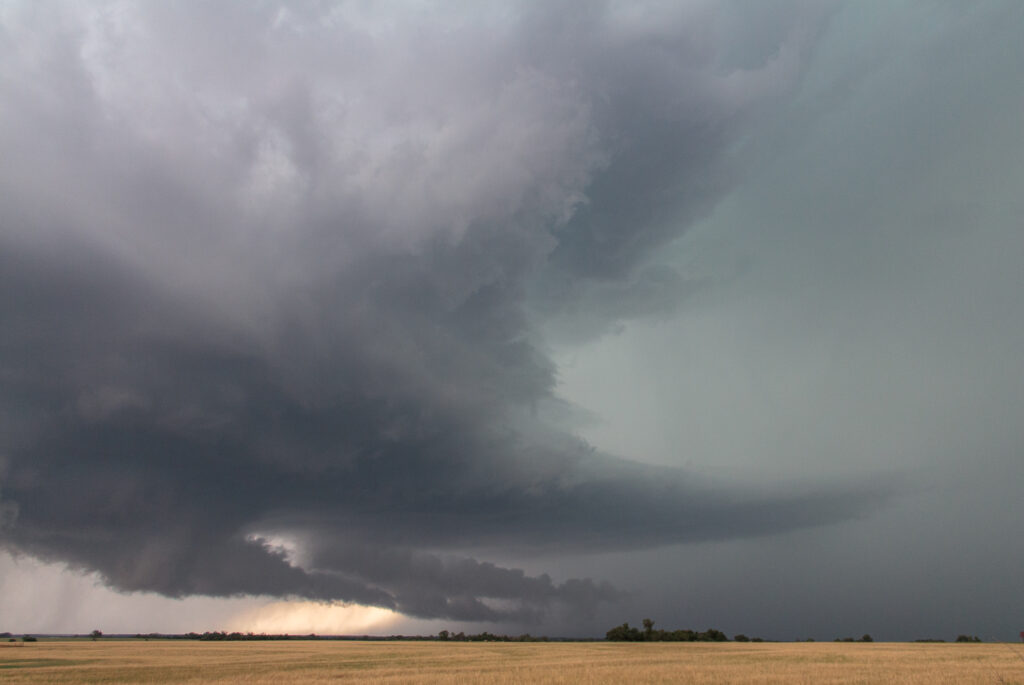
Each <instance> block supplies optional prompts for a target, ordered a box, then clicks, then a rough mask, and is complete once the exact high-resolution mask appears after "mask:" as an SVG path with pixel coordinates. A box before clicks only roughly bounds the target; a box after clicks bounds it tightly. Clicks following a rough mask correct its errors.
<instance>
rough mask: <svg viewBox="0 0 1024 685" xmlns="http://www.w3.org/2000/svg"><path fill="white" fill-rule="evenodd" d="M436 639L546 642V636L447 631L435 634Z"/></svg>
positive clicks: (448, 640)
mask: <svg viewBox="0 0 1024 685" xmlns="http://www.w3.org/2000/svg"><path fill="white" fill-rule="evenodd" d="M437 639H438V640H440V641H441V642H547V641H548V638H547V637H546V636H541V637H536V636H534V635H530V634H529V633H524V634H523V635H519V636H515V637H513V636H511V635H494V634H492V633H488V632H487V631H484V632H482V633H478V634H476V635H466V634H465V633H462V632H458V633H450V632H448V631H447V630H442V631H441V632H440V633H438V634H437Z"/></svg>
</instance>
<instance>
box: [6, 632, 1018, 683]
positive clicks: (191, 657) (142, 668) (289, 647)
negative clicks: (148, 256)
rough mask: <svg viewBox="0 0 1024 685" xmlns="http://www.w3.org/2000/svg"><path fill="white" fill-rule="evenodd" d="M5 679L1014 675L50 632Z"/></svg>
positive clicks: (799, 659) (898, 648)
mask: <svg viewBox="0 0 1024 685" xmlns="http://www.w3.org/2000/svg"><path fill="white" fill-rule="evenodd" d="M0 682H3V683H273V684H274V685H286V684H287V683H321V682H353V683H354V682H375V683H380V682H383V683H389V682H390V683H435V682H446V683H626V682H628V683H921V684H922V685H924V684H925V683H927V684H929V685H934V684H936V683H950V684H952V683H1021V684H1024V650H1022V649H1021V646H1020V645H1007V644H900V643H872V644H859V643H854V644H849V643H838V644H837V643H754V644H750V643H746V644H740V643H719V644H709V643H682V644H680V643H675V644H673V643H651V644H635V643H633V644H629V643H602V642H597V643H437V642H340V641H338V642H327V641H323V642H316V641H309V642H303V641H287V642H230V643H215V642H193V641H170V640H168V641H159V640H154V641H149V642H143V641H131V640H126V641H105V640H100V641H97V642H92V641H88V640H65V641H59V640H54V641H47V640H42V641H39V642H36V643H29V644H22V643H12V644H6V643H4V644H2V645H0Z"/></svg>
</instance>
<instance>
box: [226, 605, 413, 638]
mask: <svg viewBox="0 0 1024 685" xmlns="http://www.w3.org/2000/svg"><path fill="white" fill-rule="evenodd" d="M402 618H404V617H403V616H402V615H401V614H399V613H396V612H394V611H391V610H389V609H382V608H380V607H370V606H363V605H361V604H327V603H323V602H309V601H301V600H295V601H278V602H270V603H269V604H265V605H264V606H261V607H257V608H255V609H250V610H248V611H246V612H244V613H241V614H239V615H237V616H235V617H234V618H233V619H231V620H230V621H229V622H228V627H229V630H232V631H238V632H243V633H247V632H252V633H268V634H277V635H281V634H285V633H287V634H290V635H308V634H309V633H316V634H318V635H362V634H369V633H376V632H380V631H381V630H382V629H385V628H388V627H390V626H393V625H394V624H395V623H396V622H398V620H399V619H402Z"/></svg>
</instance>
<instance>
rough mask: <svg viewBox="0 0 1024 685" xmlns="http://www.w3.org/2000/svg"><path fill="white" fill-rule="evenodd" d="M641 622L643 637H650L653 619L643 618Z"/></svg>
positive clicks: (648, 638)
mask: <svg viewBox="0 0 1024 685" xmlns="http://www.w3.org/2000/svg"><path fill="white" fill-rule="evenodd" d="M643 624H644V639H645V640H650V639H651V634H652V633H653V632H654V621H652V620H651V619H649V618H645V619H644V620H643Z"/></svg>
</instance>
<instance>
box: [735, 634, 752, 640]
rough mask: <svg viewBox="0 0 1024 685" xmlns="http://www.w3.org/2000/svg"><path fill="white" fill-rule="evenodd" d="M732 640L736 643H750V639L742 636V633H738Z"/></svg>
mask: <svg viewBox="0 0 1024 685" xmlns="http://www.w3.org/2000/svg"><path fill="white" fill-rule="evenodd" d="M733 640H736V642H750V638H749V637H747V636H746V635H744V634H743V633H740V634H739V635H737V636H736V637H734V638H733Z"/></svg>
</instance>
